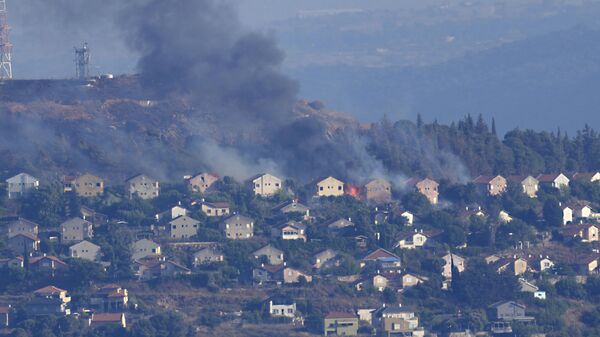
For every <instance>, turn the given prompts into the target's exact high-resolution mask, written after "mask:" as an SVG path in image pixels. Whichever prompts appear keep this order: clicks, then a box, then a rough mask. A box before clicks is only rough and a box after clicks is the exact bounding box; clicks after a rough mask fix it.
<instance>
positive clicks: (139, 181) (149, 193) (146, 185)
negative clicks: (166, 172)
mask: <svg viewBox="0 0 600 337" xmlns="http://www.w3.org/2000/svg"><path fill="white" fill-rule="evenodd" d="M126 183H127V191H129V198H130V199H132V198H133V197H134V196H137V197H138V198H141V199H144V200H149V199H154V198H156V197H158V195H159V193H160V182H159V181H158V180H156V179H153V178H151V177H149V176H147V175H144V174H138V175H136V176H134V177H131V178H129V179H127V180H126Z"/></svg>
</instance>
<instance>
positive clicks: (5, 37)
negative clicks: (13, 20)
mask: <svg viewBox="0 0 600 337" xmlns="http://www.w3.org/2000/svg"><path fill="white" fill-rule="evenodd" d="M9 30H10V27H9V26H8V12H7V11H6V0H0V80H9V79H12V77H13V74H12V44H11V43H10V38H9V34H8V32H9Z"/></svg>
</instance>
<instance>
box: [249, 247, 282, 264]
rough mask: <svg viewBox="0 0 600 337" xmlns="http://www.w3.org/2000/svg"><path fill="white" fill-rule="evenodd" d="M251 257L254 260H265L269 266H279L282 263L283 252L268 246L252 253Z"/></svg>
mask: <svg viewBox="0 0 600 337" xmlns="http://www.w3.org/2000/svg"><path fill="white" fill-rule="evenodd" d="M252 256H254V258H255V259H266V263H268V264H271V265H279V264H282V263H283V262H284V258H283V251H282V250H280V249H277V248H275V247H273V246H272V245H270V244H269V245H266V246H264V247H262V248H260V249H258V250H256V251H254V252H253V253H252Z"/></svg>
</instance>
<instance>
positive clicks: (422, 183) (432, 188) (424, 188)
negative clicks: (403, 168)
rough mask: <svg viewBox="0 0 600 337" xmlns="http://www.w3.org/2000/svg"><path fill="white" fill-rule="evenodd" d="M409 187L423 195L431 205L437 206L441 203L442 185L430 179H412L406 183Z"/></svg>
mask: <svg viewBox="0 0 600 337" xmlns="http://www.w3.org/2000/svg"><path fill="white" fill-rule="evenodd" d="M406 185H407V186H408V187H411V188H414V189H415V191H417V192H419V193H421V194H423V195H424V196H425V198H427V200H429V203H430V204H432V205H436V204H437V203H438V202H439V196H440V192H439V186H440V184H439V183H438V182H437V181H435V180H433V179H430V178H425V179H416V178H412V179H409V180H408V181H407V182H406Z"/></svg>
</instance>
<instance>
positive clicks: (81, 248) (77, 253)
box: [69, 240, 100, 261]
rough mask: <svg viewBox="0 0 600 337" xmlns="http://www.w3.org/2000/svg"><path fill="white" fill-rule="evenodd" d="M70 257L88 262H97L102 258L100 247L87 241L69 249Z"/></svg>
mask: <svg viewBox="0 0 600 337" xmlns="http://www.w3.org/2000/svg"><path fill="white" fill-rule="evenodd" d="M69 256H70V257H73V258H79V259H84V260H88V261H96V260H98V259H99V258H100V246H98V245H95V244H93V243H91V242H89V241H87V240H83V241H81V242H79V243H76V244H74V245H72V246H71V247H69Z"/></svg>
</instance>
